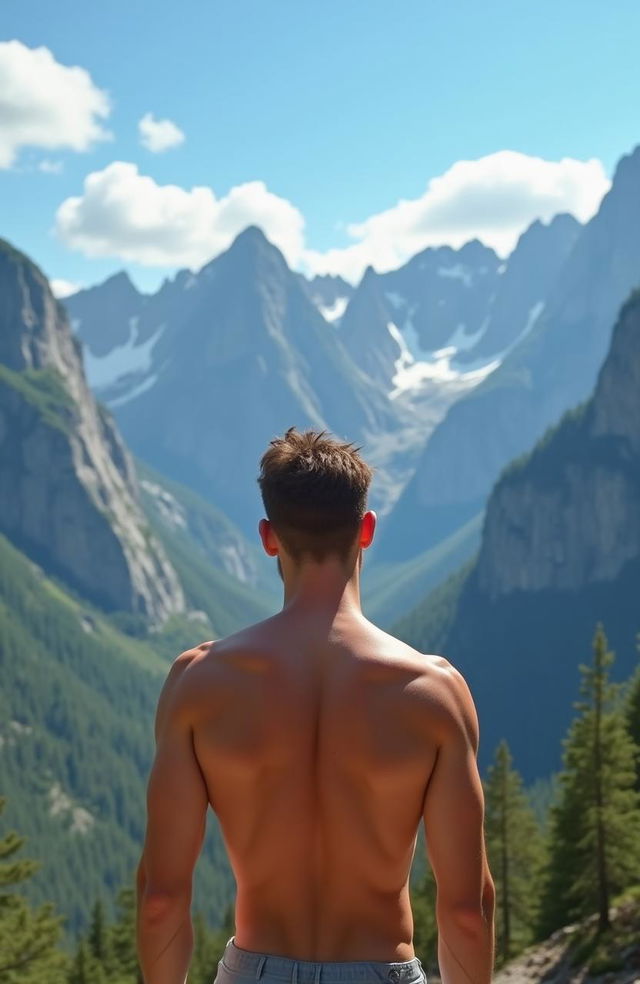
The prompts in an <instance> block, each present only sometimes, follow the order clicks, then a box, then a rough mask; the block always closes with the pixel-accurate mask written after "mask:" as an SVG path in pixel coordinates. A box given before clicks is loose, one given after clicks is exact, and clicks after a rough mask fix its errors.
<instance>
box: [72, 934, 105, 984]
mask: <svg viewBox="0 0 640 984" xmlns="http://www.w3.org/2000/svg"><path fill="white" fill-rule="evenodd" d="M67 981H68V984H107V982H108V977H107V974H106V972H105V970H104V967H103V966H102V964H101V963H100V961H99V960H97V959H96V958H95V957H94V955H93V953H92V952H91V945H90V944H89V943H88V942H87V940H83V939H81V940H80V941H79V942H78V946H77V949H76V953H75V957H74V959H73V964H72V965H71V970H70V972H69V976H68V978H67Z"/></svg>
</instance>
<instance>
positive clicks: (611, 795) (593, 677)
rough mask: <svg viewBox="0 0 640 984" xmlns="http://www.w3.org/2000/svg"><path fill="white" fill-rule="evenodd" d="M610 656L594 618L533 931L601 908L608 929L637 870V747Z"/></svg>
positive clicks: (566, 742) (639, 798)
mask: <svg viewBox="0 0 640 984" xmlns="http://www.w3.org/2000/svg"><path fill="white" fill-rule="evenodd" d="M613 661H614V654H613V653H612V652H611V651H609V650H608V648H607V639H606V636H605V633H604V629H603V627H602V624H601V623H598V625H597V628H596V632H595V636H594V639H593V662H592V665H591V666H585V665H583V664H580V667H579V668H580V672H581V674H582V681H581V686H580V693H581V695H582V696H583V697H584V698H586V699H585V700H582V701H576V702H574V707H575V708H576V709H577V710H578V711H580V714H579V716H578V717H577V718H575V719H574V721H573V722H572V724H571V727H570V729H569V733H568V735H567V737H566V738H565V739H563V745H564V754H563V765H564V770H563V772H561V774H560V786H561V789H560V797H559V802H558V803H557V804H555V805H554V806H553V807H552V809H551V814H552V816H551V824H550V842H549V859H548V865H547V869H546V879H545V889H544V895H543V901H542V908H541V914H540V920H539V923H538V936H539V937H542V936H546V935H548V933H550V932H552V931H553V930H554V929H557V928H558V927H559V926H562V925H564V924H566V923H567V922H570V921H571V920H573V919H578V918H581V917H583V916H586V915H589V914H591V913H593V912H597V913H598V929H599V931H603V930H605V929H607V928H608V927H609V905H610V901H611V897H612V896H613V895H614V894H615V893H617V892H620V891H622V890H623V889H625V888H627V887H628V886H629V885H631V884H633V883H634V882H635V881H637V877H638V871H640V796H639V795H638V793H637V791H636V790H635V788H634V784H635V778H636V758H637V754H638V749H637V748H636V746H635V745H634V743H633V740H632V738H631V736H630V735H629V732H628V730H627V727H626V719H625V715H624V709H623V706H622V705H621V701H620V699H619V697H620V690H621V685H620V684H614V683H611V682H610V681H609V669H610V667H611V665H612V663H613Z"/></svg>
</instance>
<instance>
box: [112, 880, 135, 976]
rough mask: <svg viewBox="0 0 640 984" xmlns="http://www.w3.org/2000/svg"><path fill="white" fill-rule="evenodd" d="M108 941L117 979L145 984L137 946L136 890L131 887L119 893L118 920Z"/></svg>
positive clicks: (122, 889) (117, 902)
mask: <svg viewBox="0 0 640 984" xmlns="http://www.w3.org/2000/svg"><path fill="white" fill-rule="evenodd" d="M108 940H109V942H108V946H109V952H110V954H111V957H112V959H113V964H114V968H115V970H116V972H117V973H116V976H117V979H118V980H120V978H122V980H126V981H127V982H131V984H143V981H142V972H141V970H140V965H139V963H138V952H137V945H136V890H135V888H134V887H133V886H131V885H126V886H124V887H123V888H121V889H120V891H119V892H118V896H117V899H116V919H115V922H114V923H113V924H112V925H111V926H110V927H109V934H108ZM118 975H119V976H118Z"/></svg>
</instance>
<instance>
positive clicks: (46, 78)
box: [0, 41, 110, 168]
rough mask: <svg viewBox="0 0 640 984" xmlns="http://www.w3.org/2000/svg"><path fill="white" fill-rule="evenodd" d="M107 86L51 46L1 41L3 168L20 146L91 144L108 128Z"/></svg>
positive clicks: (0, 152) (81, 147)
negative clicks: (104, 122) (54, 52)
mask: <svg viewBox="0 0 640 984" xmlns="http://www.w3.org/2000/svg"><path fill="white" fill-rule="evenodd" d="M109 112H110V104H109V98H108V96H107V94H106V92H103V91H102V90H101V89H98V88H97V87H96V86H95V85H94V83H93V81H92V79H91V76H90V75H89V73H88V72H87V71H86V70H85V69H84V68H79V67H78V66H74V67H68V66H66V65H61V64H60V63H59V62H57V61H56V60H55V58H54V57H53V55H52V54H51V52H50V51H49V49H48V48H44V47H41V48H28V47H27V46H26V45H24V44H22V42H21V41H2V42H0V168H8V167H11V165H12V164H13V163H14V161H15V159H16V157H17V154H18V152H19V150H20V148H22V147H45V148H47V149H51V150H53V149H62V148H69V149H71V150H76V151H82V150H87V149H88V148H89V147H91V146H92V145H93V144H94V143H95V142H96V141H98V140H106V139H108V138H109V137H110V134H109V133H108V132H107V131H106V130H105V129H104V128H103V126H102V123H101V120H103V119H106V117H107V116H108V115H109Z"/></svg>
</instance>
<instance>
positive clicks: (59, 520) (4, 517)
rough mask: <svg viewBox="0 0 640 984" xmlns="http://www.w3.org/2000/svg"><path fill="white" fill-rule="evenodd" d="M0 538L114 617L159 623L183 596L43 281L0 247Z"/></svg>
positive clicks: (77, 349) (107, 416) (34, 270)
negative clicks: (128, 614)
mask: <svg viewBox="0 0 640 984" xmlns="http://www.w3.org/2000/svg"><path fill="white" fill-rule="evenodd" d="M0 319H1V324H0V530H1V531H2V532H3V533H5V534H6V535H7V536H8V537H9V538H10V539H11V540H13V541H14V542H15V543H16V545H18V546H19V547H20V548H21V549H23V550H24V551H25V552H26V553H27V554H28V555H29V556H31V557H32V558H33V559H34V560H36V561H37V562H38V563H39V564H41V565H42V566H43V567H44V568H45V569H46V570H47V571H49V572H51V573H55V574H56V575H58V576H60V577H61V578H62V579H64V580H65V581H66V582H67V583H69V584H70V585H72V586H73V587H74V588H75V589H76V590H77V591H78V592H79V593H80V594H82V595H83V596H84V597H87V598H89V599H91V600H93V601H95V602H96V603H98V604H99V605H101V606H102V607H104V608H106V609H124V610H128V611H133V612H139V613H142V614H145V615H147V616H148V617H149V618H150V619H151V620H153V621H161V620H162V619H164V618H165V617H166V616H167V615H169V614H170V613H172V612H176V611H181V610H182V609H183V608H184V598H183V592H182V588H181V586H180V584H179V581H178V578H177V575H176V573H175V571H174V570H173V568H172V567H171V565H170V564H169V562H168V560H167V558H166V555H165V554H164V551H163V549H162V548H161V546H160V544H159V543H158V542H157V541H156V539H155V538H154V537H152V536H151V535H150V533H149V530H148V527H147V523H146V521H145V518H144V516H143V513H142V511H141V508H140V505H139V502H138V496H139V489H138V485H137V479H136V475H135V470H134V467H133V464H132V461H131V458H130V456H129V454H128V451H127V450H126V447H125V445H124V443H123V442H122V439H121V437H120V435H119V433H118V431H117V429H116V427H115V424H114V422H113V420H112V418H111V416H110V414H109V413H108V412H107V411H106V410H105V409H104V408H103V407H101V406H99V405H98V404H97V403H96V402H95V399H94V397H93V395H92V393H91V392H90V390H89V388H88V386H87V383H86V380H85V376H84V371H83V366H82V358H81V349H80V344H79V342H78V341H77V339H76V338H75V337H74V336H73V334H72V332H71V330H70V327H69V323H68V319H67V316H66V313H65V311H64V309H63V308H62V306H61V305H60V304H59V303H58V302H57V301H56V300H55V299H54V297H53V295H52V293H51V291H50V288H49V285H48V282H47V280H46V278H45V277H44V275H43V274H42V273H41V271H40V270H39V269H38V268H37V267H36V266H35V265H34V264H33V263H32V262H31V261H30V260H29V259H28V258H27V257H26V256H24V255H23V254H21V253H19V252H18V251H17V250H15V249H13V248H12V247H10V246H9V245H8V244H6V243H1V244H0Z"/></svg>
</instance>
